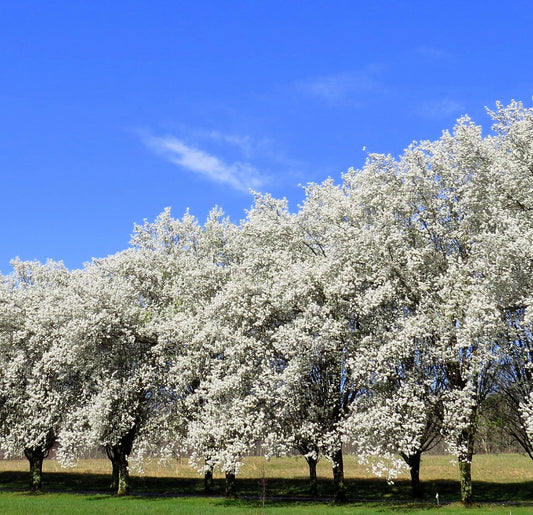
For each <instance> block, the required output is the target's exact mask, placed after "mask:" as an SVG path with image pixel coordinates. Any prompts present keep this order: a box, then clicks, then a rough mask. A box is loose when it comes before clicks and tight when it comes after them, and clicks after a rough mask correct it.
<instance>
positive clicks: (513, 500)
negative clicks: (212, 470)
mask: <svg viewBox="0 0 533 515" xmlns="http://www.w3.org/2000/svg"><path fill="white" fill-rule="evenodd" d="M43 469H44V474H43V483H44V484H43V488H44V491H45V493H44V494H42V495H31V494H28V493H25V492H23V491H21V490H24V489H25V488H26V486H27V482H28V471H27V470H28V465H27V462H26V461H24V460H21V461H0V513H2V514H3V513H6V514H10V513H28V514H40V513H178V514H179V513H184V514H185V513H187V514H200V513H202V514H207V513H223V514H226V513H227V514H232V513H238V514H251V513H254V514H261V513H276V514H280V515H281V514H283V513H291V514H292V513H309V514H319V513H335V514H337V513H339V514H341V513H352V514H353V513H356V514H357V513H369V514H372V513H411V512H417V513H425V512H432V513H435V512H436V511H438V512H442V513H465V514H466V513H469V514H471V513H472V512H475V513H476V514H477V513H502V514H509V513H511V514H526V513H533V462H532V461H531V460H530V458H529V457H527V456H523V455H519V454H514V455H477V456H475V458H474V463H473V480H474V498H475V500H477V501H480V503H481V505H480V506H479V507H477V508H476V509H474V510H472V509H471V508H468V509H467V508H463V507H462V506H460V505H459V504H458V503H457V500H458V499H459V483H458V481H457V468H456V466H455V465H454V464H452V463H451V462H450V457H449V456H426V457H425V458H424V459H423V462H422V467H421V480H422V482H423V483H424V487H425V490H424V491H425V498H424V503H411V502H410V485H409V481H408V478H407V477H401V478H399V479H398V480H397V481H396V482H395V483H394V484H393V485H389V484H387V482H386V481H385V480H383V479H379V478H375V477H373V476H372V475H371V474H369V473H368V472H367V471H366V470H365V469H364V468H363V467H361V466H360V465H359V464H358V463H357V461H356V460H355V459H354V458H353V457H351V456H346V457H345V476H346V487H347V493H348V497H349V498H350V499H351V500H352V501H353V503H351V504H348V505H346V506H332V505H330V504H328V503H327V502H309V501H306V500H305V497H306V495H307V488H308V485H307V465H306V463H305V461H304V460H303V458H301V457H294V458H276V459H272V460H270V461H265V460H264V459H263V458H255V457H251V458H247V459H246V460H245V464H244V466H243V467H242V469H241V472H240V474H239V477H238V479H237V485H238V493H239V495H240V496H241V498H240V499H239V500H236V501H227V500H225V499H223V498H222V493H223V491H224V479H223V477H222V476H221V475H215V481H214V489H213V491H214V496H213V497H203V496H201V494H202V492H203V481H202V478H201V477H200V476H199V475H198V473H197V472H196V471H195V470H193V469H191V468H190V467H189V466H188V463H187V460H186V459H181V460H175V461H173V462H170V463H168V464H167V465H161V464H158V463H156V462H154V463H148V464H146V465H145V467H144V474H142V475H140V474H135V473H133V474H132V492H133V493H134V495H131V496H129V497H126V498H117V497H114V496H110V495H107V494H106V491H107V487H108V484H109V474H110V464H109V462H108V460H105V459H101V460H83V461H81V462H80V463H79V465H78V466H77V467H76V468H74V469H67V470H65V469H62V468H61V467H60V466H59V465H58V463H57V462H56V461H55V460H46V461H45V464H44V467H43ZM318 476H319V496H320V497H321V498H323V499H329V498H331V497H332V485H331V468H330V465H329V463H328V462H327V461H326V460H321V461H320V462H319V466H318ZM80 492H81V493H80ZM436 493H438V494H439V499H440V502H441V505H440V506H437V505H436V502H435V494H436ZM280 497H281V499H280ZM298 499H301V501H298ZM519 504H522V505H519Z"/></svg>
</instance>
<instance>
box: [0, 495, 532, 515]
mask: <svg viewBox="0 0 533 515" xmlns="http://www.w3.org/2000/svg"><path fill="white" fill-rule="evenodd" d="M413 512H414V513H430V514H441V513H442V514H446V515H448V514H463V515H466V514H468V515H472V513H475V514H476V515H477V514H482V513H494V514H505V515H508V514H512V515H526V514H529V513H531V506H514V505H513V506H502V505H482V506H477V507H474V508H464V507H462V506H460V505H457V504H451V505H446V506H436V505H428V504H399V503H388V504H385V503H350V504H347V505H343V506H333V505H330V504H326V503H309V502H298V503H296V502H291V503H288V502H279V501H278V502H275V503H269V502H267V503H265V505H263V504H262V502H261V501H251V500H236V501H226V500H222V499H216V498H210V497H207V498H206V497H201V498H195V497H182V498H181V497H180V498H176V497H171V498H169V497H156V498H153V497H140V496H130V497H113V496H109V495H80V494H50V493H49V494H42V495H31V494H26V493H16V492H1V493H0V513H3V514H6V515H7V514H31V515H40V514H94V513H98V514H99V515H100V514H102V515H103V514H107V513H114V514H121V513H124V514H136V513H139V514H146V513H150V514H152V513H154V514H165V513H169V514H170V513H172V514H178V515H179V514H184V515H185V514H186V515H200V514H202V515H205V514H211V513H216V514H221V515H232V514H238V515H248V514H250V515H251V514H257V515H260V514H273V515H283V514H285V513H290V514H294V515H297V514H310V515H319V514H330V513H331V514H332V515H338V514H339V515H340V514H352V515H353V514H361V515H362V514H369V515H372V514H385V513H400V514H402V513H413Z"/></svg>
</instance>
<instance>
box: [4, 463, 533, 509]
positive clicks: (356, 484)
mask: <svg viewBox="0 0 533 515" xmlns="http://www.w3.org/2000/svg"><path fill="white" fill-rule="evenodd" d="M28 480H29V477H28V473H27V472H0V490H3V491H15V490H18V491H20V490H26V489H27V487H28ZM109 483H110V476H109V475H107V474H86V473H84V474H78V473H76V472H73V471H68V472H49V473H46V474H44V475H43V491H44V492H65V493H84V494H108V493H110V492H109ZM345 485H346V493H347V496H348V498H349V499H350V500H351V501H354V502H378V503H383V502H387V505H388V506H389V507H390V508H392V505H393V504H396V502H399V503H400V505H401V506H403V507H405V506H406V505H407V503H411V504H410V505H412V506H413V507H419V506H423V505H425V506H426V507H427V505H428V504H429V505H435V504H436V500H435V495H436V494H437V493H438V494H439V500H440V502H441V503H443V504H444V503H450V502H457V501H458V500H459V482H458V481H444V480H442V481H441V480H439V481H428V482H426V483H424V497H423V499H421V502H415V503H413V502H412V499H411V486H410V483H409V481H405V480H400V481H397V482H395V483H394V484H393V485H389V484H388V483H387V482H386V481H384V480H382V479H351V478H349V479H346V481H345ZM224 487H225V484H224V480H223V479H215V480H214V481H213V488H212V491H211V493H210V494H209V496H212V497H221V498H223V496H224ZM332 487H333V485H332V481H331V480H330V479H327V478H320V479H319V481H318V498H317V499H311V498H309V496H308V482H307V480H306V479H303V478H297V479H290V478H267V479H265V480H261V479H259V480H258V479H248V478H242V479H237V493H238V496H239V497H240V500H239V502H252V503H254V506H257V504H256V503H257V502H258V501H259V502H261V503H262V502H263V501H264V502H265V503H268V504H272V503H274V504H275V505H276V506H280V503H284V502H287V503H290V504H291V505H294V503H295V502H296V503H298V502H304V503H305V502H313V503H315V504H316V502H317V501H319V502H328V501H329V500H330V499H331V498H332V497H333V488H332ZM473 490H474V499H475V501H479V502H488V503H502V502H507V503H508V502H511V503H514V502H527V503H529V502H533V482H532V481H525V482H519V483H492V482H481V481H474V484H473ZM131 492H132V493H133V494H134V496H135V497H136V498H143V497H146V498H150V499H155V498H157V497H161V498H165V497H169V496H176V497H178V496H204V495H205V494H204V484H203V478H201V477H199V478H171V477H150V476H141V477H137V476H134V477H132V480H131ZM103 497H105V496H103ZM98 498H99V497H98V496H95V500H97V499H98ZM220 502H221V503H226V502H227V503H229V504H230V505H232V503H233V502H234V501H225V500H224V499H220ZM389 503H390V504H389ZM281 505H282V504H281Z"/></svg>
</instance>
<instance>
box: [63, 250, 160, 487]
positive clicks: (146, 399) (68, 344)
mask: <svg viewBox="0 0 533 515" xmlns="http://www.w3.org/2000/svg"><path fill="white" fill-rule="evenodd" d="M139 258H142V256H140V255H139V254H137V253H135V252H134V251H124V252H122V253H119V254H116V255H114V256H110V257H108V258H106V259H103V260H96V261H93V262H92V263H90V264H88V265H87V266H86V267H85V269H84V270H81V271H78V273H76V274H75V281H73V285H72V289H73V295H75V298H76V311H75V312H74V313H73V315H72V317H71V319H70V320H69V325H68V331H67V332H66V334H65V337H64V339H63V342H62V345H63V346H64V347H65V348H71V349H76V353H77V356H78V357H77V360H76V362H75V363H74V365H73V366H74V368H75V369H76V370H77V372H78V375H79V377H81V378H83V380H82V383H81V388H80V390H81V392H80V394H79V396H78V403H77V406H76V408H75V409H72V410H70V411H69V413H68V417H67V421H66V423H65V425H64V427H63V428H62V431H61V433H60V435H59V440H60V443H61V447H60V449H59V451H58V452H59V458H60V460H62V461H63V462H64V463H69V462H71V461H72V460H75V459H76V457H77V456H78V455H79V453H80V452H81V451H82V450H84V449H86V448H92V447H94V446H95V445H99V446H102V447H104V449H105V451H106V453H107V456H108V457H109V459H110V460H111V462H112V466H113V474H112V477H113V480H112V488H113V489H114V490H115V491H116V492H117V493H118V494H119V495H122V494H125V493H127V491H128V487H129V472H128V458H129V456H130V454H131V452H132V448H133V444H134V442H135V440H136V439H138V438H140V436H141V435H142V434H143V432H145V431H146V429H147V427H148V421H149V420H150V415H151V413H152V411H153V409H154V406H157V399H158V397H159V390H158V388H157V380H158V377H159V376H158V372H159V369H158V363H157V360H156V356H155V355H154V353H153V348H154V347H155V345H156V344H157V335H156V333H155V330H154V328H153V326H152V325H151V324H152V322H153V319H154V316H153V312H152V310H151V308H152V304H151V303H150V301H149V300H147V299H146V298H145V297H143V295H142V293H141V291H140V290H139V289H138V288H137V287H136V286H137V285H136V284H135V281H134V279H133V275H132V273H131V270H132V268H137V267H138V268H139V269H140V270H142V271H144V270H145V267H146V265H147V263H146V262H145V261H144V260H142V259H139Z"/></svg>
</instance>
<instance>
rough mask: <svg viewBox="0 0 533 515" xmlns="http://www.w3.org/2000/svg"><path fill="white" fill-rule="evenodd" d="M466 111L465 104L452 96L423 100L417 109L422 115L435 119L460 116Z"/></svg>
mask: <svg viewBox="0 0 533 515" xmlns="http://www.w3.org/2000/svg"><path fill="white" fill-rule="evenodd" d="M464 111H465V106H464V104H463V103H461V102H458V101H457V100H453V99H451V98H441V99H438V100H428V101H426V102H422V103H421V104H420V105H419V106H418V109H417V112H418V114H419V115H420V116H422V117H424V118H430V119H434V120H440V119H443V118H448V117H450V116H460V115H462V114H464Z"/></svg>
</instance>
